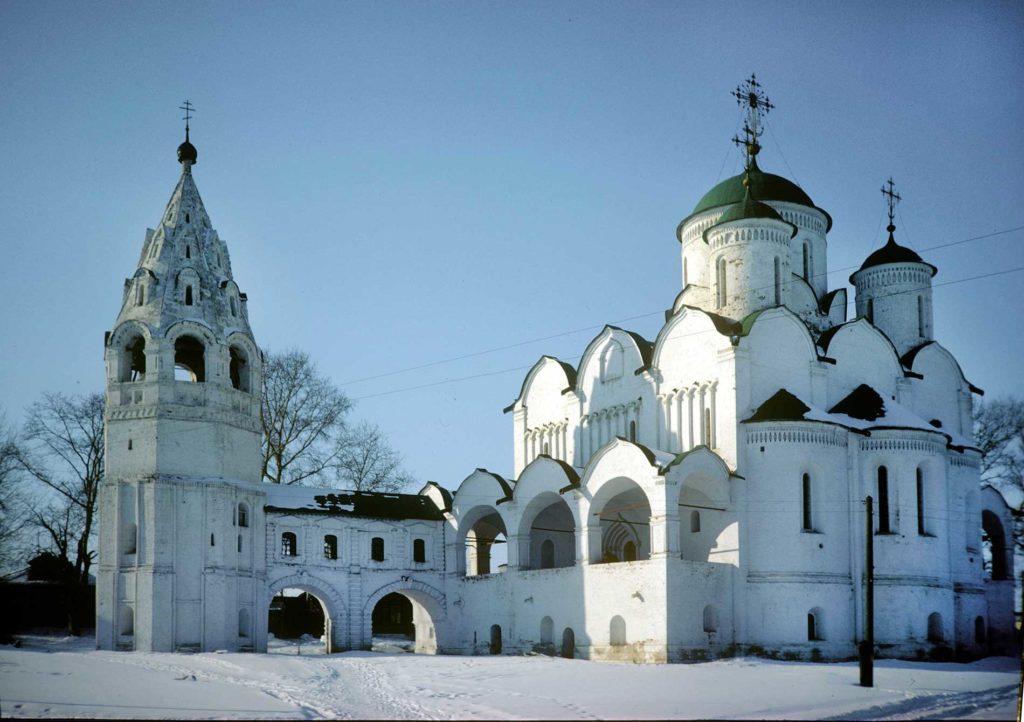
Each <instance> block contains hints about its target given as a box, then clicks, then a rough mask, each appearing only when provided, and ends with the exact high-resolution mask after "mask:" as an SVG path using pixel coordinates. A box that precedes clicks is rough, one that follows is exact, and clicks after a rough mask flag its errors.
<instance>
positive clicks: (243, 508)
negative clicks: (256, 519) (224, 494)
mask: <svg viewBox="0 0 1024 722" xmlns="http://www.w3.org/2000/svg"><path fill="white" fill-rule="evenodd" d="M237 515H238V526H249V507H248V506H247V505H246V504H239V505H238V511H237Z"/></svg>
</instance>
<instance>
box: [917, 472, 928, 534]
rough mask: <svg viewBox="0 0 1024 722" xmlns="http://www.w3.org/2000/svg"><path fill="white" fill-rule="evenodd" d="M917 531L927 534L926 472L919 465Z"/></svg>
mask: <svg viewBox="0 0 1024 722" xmlns="http://www.w3.org/2000/svg"><path fill="white" fill-rule="evenodd" d="M917 533H918V534H920V535H921V536H924V535H925V533H926V532H925V528H924V472H923V471H921V467H917Z"/></svg>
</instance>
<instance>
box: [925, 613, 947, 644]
mask: <svg viewBox="0 0 1024 722" xmlns="http://www.w3.org/2000/svg"><path fill="white" fill-rule="evenodd" d="M944 639H945V635H944V634H943V632H942V615H941V614H939V613H938V612H932V613H931V614H929V615H928V641H929V642H941V641H943V640H944Z"/></svg>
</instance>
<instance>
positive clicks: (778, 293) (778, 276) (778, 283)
mask: <svg viewBox="0 0 1024 722" xmlns="http://www.w3.org/2000/svg"><path fill="white" fill-rule="evenodd" d="M775 305H776V306H781V305H782V263H781V262H780V261H779V257H778V256H776V257H775Z"/></svg>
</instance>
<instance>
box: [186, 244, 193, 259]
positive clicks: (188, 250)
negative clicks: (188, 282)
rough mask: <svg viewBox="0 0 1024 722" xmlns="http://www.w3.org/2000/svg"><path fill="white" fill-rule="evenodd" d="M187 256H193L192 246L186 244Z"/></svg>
mask: <svg viewBox="0 0 1024 722" xmlns="http://www.w3.org/2000/svg"><path fill="white" fill-rule="evenodd" d="M185 258H192V246H189V245H186V246H185Z"/></svg>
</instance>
